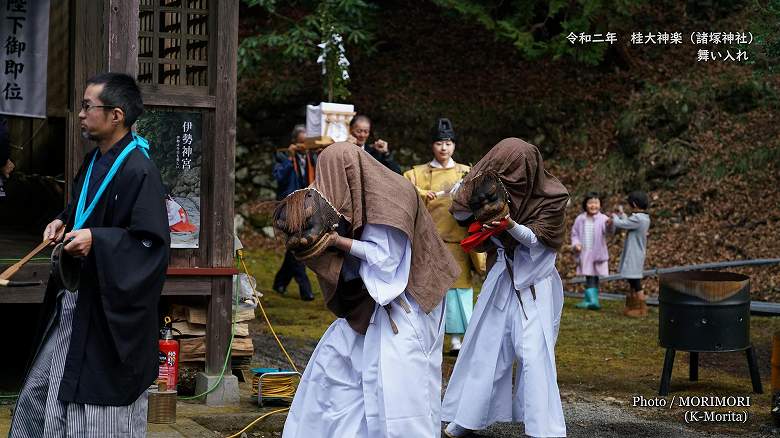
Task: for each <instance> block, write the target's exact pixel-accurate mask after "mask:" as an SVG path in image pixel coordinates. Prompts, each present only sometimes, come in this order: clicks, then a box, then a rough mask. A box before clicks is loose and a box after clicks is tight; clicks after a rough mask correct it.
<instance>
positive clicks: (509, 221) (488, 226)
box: [482, 215, 515, 230]
mask: <svg viewBox="0 0 780 438" xmlns="http://www.w3.org/2000/svg"><path fill="white" fill-rule="evenodd" d="M504 219H506V220H507V227H506V228H507V229H509V228H512V227H514V226H515V221H513V220H512V218H511V217H510V216H509V215H506V216H504V218H503V219H500V220H497V221H493V222H490V223H487V224H482V228H483V229H485V230H492V229H493V228H496V227H498V226H499V225H501V221H502V220H504Z"/></svg>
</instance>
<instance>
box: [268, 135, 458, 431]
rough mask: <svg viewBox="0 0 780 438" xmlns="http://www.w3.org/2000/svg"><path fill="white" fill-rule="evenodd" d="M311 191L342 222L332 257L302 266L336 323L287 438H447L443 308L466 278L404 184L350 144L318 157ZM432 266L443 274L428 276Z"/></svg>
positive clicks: (293, 410)
mask: <svg viewBox="0 0 780 438" xmlns="http://www.w3.org/2000/svg"><path fill="white" fill-rule="evenodd" d="M347 147H348V148H347ZM353 171H356V172H353ZM304 190H316V191H318V192H319V193H320V194H321V195H322V196H323V197H324V198H325V199H327V200H328V202H329V203H331V204H332V206H333V208H334V209H335V210H337V211H338V213H339V215H340V216H341V218H342V221H341V223H340V224H341V227H340V232H339V233H337V232H333V233H331V234H330V241H329V244H328V246H329V248H328V249H326V250H325V251H324V252H323V253H321V254H320V255H317V256H315V257H313V258H311V259H307V260H304V262H305V263H306V264H307V265H308V266H309V267H310V268H311V269H312V270H313V271H314V272H315V273H317V275H318V278H319V280H320V285H321V286H322V288H323V295H324V296H325V297H326V302H327V305H328V308H329V309H331V310H332V311H333V312H334V313H335V314H336V315H337V316H339V318H338V319H336V321H334V322H333V323H332V324H331V325H330V327H329V328H328V329H327V331H326V332H325V334H324V335H323V336H322V338H321V339H320V341H319V343H318V344H317V347H316V349H315V350H314V353H313V354H312V357H311V358H310V359H309V363H308V365H307V367H306V370H305V371H304V373H303V376H302V379H301V383H300V385H299V386H298V389H297V391H296V393H295V397H294V399H293V403H292V406H291V407H290V412H289V414H288V416H287V420H286V422H285V426H284V432H283V435H282V436H283V438H318V437H322V438H326V437H357V438H375V437H377V438H378V437H387V438H396V437H398V438H401V437H420V438H427V437H440V436H441V377H442V376H441V363H442V343H443V339H444V317H443V310H442V309H443V298H444V295H445V294H446V291H447V289H448V288H449V286H450V285H451V284H452V283H453V282H454V281H455V279H456V278H457V276H458V271H457V265H456V264H455V262H454V260H453V259H452V256H451V255H450V254H449V252H448V250H447V249H446V247H445V246H444V244H443V243H442V242H441V239H440V238H439V237H438V235H437V234H436V228H435V226H434V224H433V221H432V220H431V218H430V215H429V214H428V212H427V211H426V209H425V206H424V205H423V204H422V202H421V201H420V200H419V197H418V196H417V193H416V191H415V189H414V187H413V186H412V185H411V184H410V183H409V182H408V181H406V180H405V179H403V178H402V177H401V176H400V175H396V174H394V173H392V172H390V171H388V170H387V169H385V168H384V167H383V166H381V164H379V163H378V162H376V160H373V159H372V158H371V157H370V156H369V155H368V154H366V152H364V151H362V150H359V149H357V148H355V147H354V146H351V145H348V144H346V143H337V144H334V145H332V146H329V147H328V148H327V149H326V150H325V151H323V152H322V154H321V155H320V158H319V161H318V173H317V179H316V180H315V183H314V185H313V186H312V187H311V188H308V189H304ZM291 196H295V194H293V195H291ZM291 204H292V201H291ZM283 205H284V202H283ZM280 208H281V206H280ZM288 208H293V207H288ZM361 212H362V213H361ZM434 263H444V268H442V269H437V270H436V272H435V273H433V274H431V273H430V271H431V266H433V264H434ZM452 266H454V268H453V267H452Z"/></svg>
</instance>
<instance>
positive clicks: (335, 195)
mask: <svg viewBox="0 0 780 438" xmlns="http://www.w3.org/2000/svg"><path fill="white" fill-rule="evenodd" d="M312 187H313V188H315V189H317V190H318V191H319V192H320V193H321V194H322V195H323V196H324V197H325V198H326V199H327V200H328V201H330V203H331V204H333V206H334V207H335V208H336V210H337V211H338V212H339V214H341V215H343V216H344V218H345V219H346V220H347V221H348V222H349V227H348V233H347V237H350V238H353V239H360V234H361V231H362V228H363V225H365V224H376V225H387V226H391V227H395V228H397V229H399V230H401V231H403V232H404V234H406V236H407V237H408V238H409V241H410V243H411V247H412V263H411V268H410V272H409V282H408V283H407V286H406V291H407V292H409V293H410V294H411V295H412V296H413V297H414V299H415V300H416V301H417V303H418V304H419V305H420V307H421V308H422V309H423V310H424V311H425V312H426V313H430V312H431V310H433V309H434V308H435V307H436V306H437V305H439V304H440V303H441V302H442V299H443V298H444V295H445V294H446V293H447V289H448V288H449V287H450V286H451V285H452V284H453V283H454V282H455V280H456V279H457V278H458V275H459V274H460V269H459V268H458V265H457V263H456V262H455V260H454V259H453V257H452V255H451V254H450V252H449V250H447V247H446V246H445V245H444V243H443V242H442V240H441V238H440V237H439V235H438V233H437V232H436V226H435V225H434V223H433V220H432V219H431V216H430V214H429V213H428V211H427V210H426V209H425V205H424V203H423V201H422V199H420V197H419V196H418V195H417V191H416V190H415V188H414V186H413V185H412V184H411V183H410V182H409V181H407V180H406V179H405V178H404V177H402V176H401V175H398V174H396V173H394V172H391V171H390V170H388V169H387V168H385V167H384V166H383V165H382V164H380V163H379V162H378V161H377V160H376V159H374V158H373V157H371V156H370V155H369V154H368V153H366V152H365V151H363V150H362V149H360V148H358V147H356V146H355V145H353V144H351V143H346V142H342V143H335V144H332V145H330V146H328V147H327V148H325V150H323V151H322V153H321V154H320V156H319V158H318V160H317V176H316V178H315V180H314V183H313V184H312ZM343 262H344V253H343V252H342V251H339V250H336V249H335V248H329V249H328V250H326V251H325V252H324V253H323V254H322V255H320V256H318V257H314V258H312V259H310V260H306V261H305V263H306V265H307V266H308V267H309V268H311V269H312V270H313V271H314V272H315V273H316V274H317V277H318V279H319V282H320V287H321V288H322V292H323V295H324V297H325V303H326V305H327V307H328V309H330V310H331V311H332V312H333V313H334V314H336V316H339V317H343V318H346V319H347V321H348V322H349V324H350V326H351V327H352V328H353V329H354V330H355V331H357V332H359V333H363V334H365V332H366V330H367V329H368V324H369V322H370V319H371V315H372V314H373V312H374V304H375V303H376V302H375V301H374V300H373V298H371V296H370V295H369V294H368V292H367V291H366V290H365V289H364V288H363V284H362V281H351V282H344V281H343V280H341V281H340V273H341V267H342V264H343Z"/></svg>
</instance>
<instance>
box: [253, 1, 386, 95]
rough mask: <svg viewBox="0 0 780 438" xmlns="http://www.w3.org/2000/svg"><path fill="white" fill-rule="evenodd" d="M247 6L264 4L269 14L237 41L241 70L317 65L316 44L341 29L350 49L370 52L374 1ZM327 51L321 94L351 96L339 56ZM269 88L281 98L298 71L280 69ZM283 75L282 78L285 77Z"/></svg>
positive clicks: (294, 84)
mask: <svg viewBox="0 0 780 438" xmlns="http://www.w3.org/2000/svg"><path fill="white" fill-rule="evenodd" d="M244 3H246V4H247V5H249V6H251V7H258V8H262V9H263V12H264V13H265V14H266V15H267V20H266V23H265V25H263V26H258V28H257V29H256V34H255V35H252V36H248V37H246V38H244V39H243V40H242V41H241V45H240V47H239V49H238V59H239V67H240V72H241V74H244V75H246V74H254V73H256V72H258V71H261V70H269V69H270V70H275V71H282V70H283V69H289V68H290V67H293V68H303V69H312V68H321V67H316V63H317V58H318V57H319V56H320V55H321V54H322V48H321V47H318V45H320V44H322V43H323V42H326V41H332V40H333V36H334V35H339V36H340V37H341V38H342V39H343V41H342V44H343V45H344V46H345V49H346V51H347V52H349V53H355V52H357V51H363V52H369V53H370V52H371V51H372V50H373V47H374V46H373V44H374V39H375V37H374V31H373V18H374V11H375V8H376V6H375V5H373V4H372V3H369V2H366V1H363V0H319V1H314V0H292V1H284V2H282V1H277V0H244ZM337 52H338V51H337V50H336V51H330V53H329V54H328V56H326V57H325V58H326V59H325V62H326V66H327V67H328V68H327V69H326V70H325V74H324V76H325V78H324V80H323V94H324V96H326V97H329V98H331V99H336V100H338V99H343V98H345V97H347V96H349V90H348V89H347V82H348V79H347V78H346V75H343V68H342V66H339V65H338V56H336V57H335V58H334V56H332V55H333V54H334V53H335V54H336V55H337V54H338V53H337ZM284 76H286V77H285V78H280V79H281V80H280V82H279V83H278V84H277V85H276V86H275V87H274V88H273V89H272V92H273V93H275V94H277V95H276V96H275V97H277V98H278V99H280V100H281V99H283V98H284V97H285V96H287V95H290V94H293V93H294V90H295V89H296V88H299V87H300V86H301V85H302V84H301V83H300V81H301V78H300V75H284ZM285 81H286V82H285Z"/></svg>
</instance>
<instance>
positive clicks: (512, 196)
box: [450, 137, 569, 266]
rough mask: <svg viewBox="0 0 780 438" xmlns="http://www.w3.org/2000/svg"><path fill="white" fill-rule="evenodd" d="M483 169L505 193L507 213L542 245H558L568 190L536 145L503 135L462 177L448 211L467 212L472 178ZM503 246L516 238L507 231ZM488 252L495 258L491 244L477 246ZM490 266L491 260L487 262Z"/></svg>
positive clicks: (513, 242)
mask: <svg viewBox="0 0 780 438" xmlns="http://www.w3.org/2000/svg"><path fill="white" fill-rule="evenodd" d="M487 172H494V173H495V174H497V175H498V177H499V179H500V180H501V182H502V183H503V185H504V187H505V188H506V190H507V192H508V194H509V215H510V216H511V217H512V219H513V220H514V221H515V222H517V223H518V224H522V225H525V226H527V227H528V228H530V229H531V231H533V232H534V234H535V235H536V237H537V238H538V239H539V240H540V241H541V242H542V243H544V244H545V245H546V246H548V247H550V248H552V249H555V250H557V249H559V248H560V247H561V245H562V244H563V238H564V233H565V230H564V216H565V209H566V202H567V201H568V200H569V192H568V191H567V190H566V187H564V186H563V184H561V182H560V181H558V179H557V178H555V177H554V176H552V175H551V174H550V173H549V172H547V171H546V170H544V163H543V162H542V154H541V153H540V152H539V149H538V148H537V147H536V146H534V145H532V144H530V143H526V142H525V141H523V140H520V139H519V138H513V137H512V138H505V139H504V140H501V141H500V142H499V143H498V144H497V145H495V146H493V148H492V149H491V150H490V151H489V152H488V153H487V154H485V156H484V157H482V159H481V160H479V162H478V163H477V164H476V165H475V166H474V167H472V168H471V171H470V172H469V173H468V175H466V177H465V178H463V183H462V185H461V187H460V189H459V190H458V191H457V192H456V193H455V194H453V196H452V206H451V207H450V213H453V214H455V213H459V212H460V213H471V212H470V210H469V207H468V201H469V197H470V196H471V193H472V190H473V186H474V184H473V181H474V180H475V178H477V176H479V175H480V174H483V173H487ZM501 241H502V243H504V247H505V248H513V247H514V246H515V245H516V244H517V242H515V241H514V239H512V238H511V237H510V236H508V233H506V232H504V233H501ZM480 249H481V250H484V251H488V252H491V253H492V254H489V255H488V258H489V260H491V261H492V260H495V245H493V244H492V243H490V241H488V243H486V244H485V246H483V247H481V248H480ZM490 265H491V266H492V263H490Z"/></svg>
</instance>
